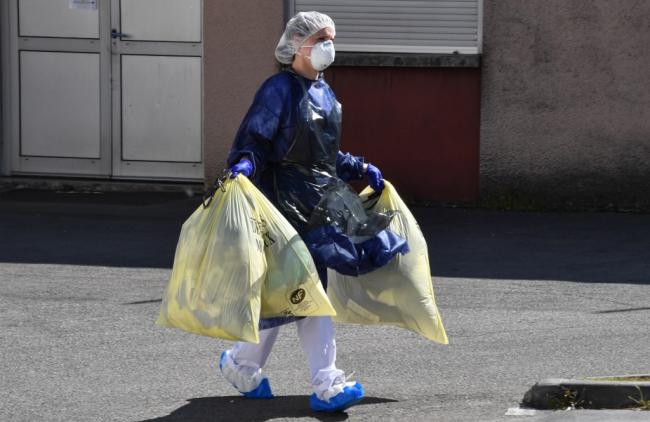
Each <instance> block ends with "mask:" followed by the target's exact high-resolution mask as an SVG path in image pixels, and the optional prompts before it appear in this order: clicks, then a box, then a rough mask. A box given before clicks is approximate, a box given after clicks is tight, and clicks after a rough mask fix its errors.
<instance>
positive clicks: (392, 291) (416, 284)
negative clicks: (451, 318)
mask: <svg viewBox="0 0 650 422" xmlns="http://www.w3.org/2000/svg"><path fill="white" fill-rule="evenodd" d="M373 192H374V191H373V190H372V189H371V188H370V187H367V188H366V189H365V190H364V191H363V192H361V198H362V200H363V201H364V202H371V201H368V199H369V197H370V195H371V194H372V193H373ZM371 209H372V210H373V211H377V212H387V211H391V210H394V211H397V213H396V215H395V217H394V218H393V220H392V221H391V223H390V227H389V228H390V229H391V230H392V231H393V232H395V233H396V234H398V235H400V236H402V237H404V238H406V240H407V241H408V244H409V247H410V252H408V253H407V254H405V255H401V254H398V255H397V256H395V258H393V259H392V260H391V261H390V262H389V263H388V264H386V265H385V266H383V267H381V268H378V269H376V270H374V271H372V272H370V273H368V274H365V275H361V276H359V277H350V276H345V275H342V274H339V273H337V272H335V271H333V270H331V269H330V270H328V273H329V276H328V279H329V281H328V287H327V294H328V295H329V297H330V300H331V301H332V304H333V305H334V309H335V310H336V313H337V316H336V317H335V318H334V320H335V321H337V322H345V323H354V324H382V325H394V326H398V327H402V328H406V329H409V330H412V331H414V332H416V333H418V334H420V335H422V336H424V337H425V338H427V339H429V340H433V341H435V342H438V343H442V344H448V343H449V341H448V339H447V334H446V333H445V329H444V327H443V325H442V319H441V318H440V314H439V312H438V308H437V306H436V302H435V296H434V294H433V287H432V285H431V273H430V270H429V254H428V251H427V244H426V240H425V239H424V235H423V234H422V232H421V231H420V228H419V226H418V224H417V222H416V221H415V218H414V217H413V214H411V211H410V210H409V209H408V208H407V207H406V204H404V202H403V201H402V199H401V198H400V197H399V195H398V194H397V191H396V190H395V188H394V187H393V185H392V184H391V183H389V182H388V181H385V187H384V190H383V191H382V193H381V196H380V197H379V199H378V200H377V202H376V203H375V204H374V205H372V206H371Z"/></svg>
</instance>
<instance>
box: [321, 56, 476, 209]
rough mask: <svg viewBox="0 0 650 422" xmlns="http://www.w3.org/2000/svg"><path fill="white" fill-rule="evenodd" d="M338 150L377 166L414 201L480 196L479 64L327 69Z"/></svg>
mask: <svg viewBox="0 0 650 422" xmlns="http://www.w3.org/2000/svg"><path fill="white" fill-rule="evenodd" d="M325 78H326V80H327V81H328V83H329V84H330V85H331V86H332V88H333V90H334V92H335V93H336V96H337V98H338V100H339V102H341V103H342V104H343V133H342V139H341V150H342V151H345V152H350V153H352V154H355V155H362V156H364V157H365V159H366V161H368V162H371V163H373V164H375V165H377V167H379V168H380V169H381V171H382V173H383V175H384V177H385V178H386V179H387V180H390V181H391V182H392V183H393V184H394V185H395V186H396V187H397V189H398V191H399V192H400V194H401V195H402V196H404V197H406V198H411V199H415V200H418V201H471V200H475V199H478V195H479V133H480V69H478V68H396V67H343V66H341V67H332V68H330V69H328V70H327V71H326V75H325Z"/></svg>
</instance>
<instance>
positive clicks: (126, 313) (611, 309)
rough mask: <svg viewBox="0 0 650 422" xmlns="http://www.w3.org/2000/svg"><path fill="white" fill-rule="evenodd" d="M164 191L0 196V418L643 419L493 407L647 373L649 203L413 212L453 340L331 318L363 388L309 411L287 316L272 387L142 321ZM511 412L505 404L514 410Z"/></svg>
mask: <svg viewBox="0 0 650 422" xmlns="http://www.w3.org/2000/svg"><path fill="white" fill-rule="evenodd" d="M198 202H199V199H197V198H194V197H192V198H188V197H186V196H184V195H183V194H171V193H157V194H146V193H104V194H101V193H97V194H92V193H85V194H79V193H77V194H69V193H56V192H47V191H14V192H6V193H4V194H2V195H0V239H2V242H0V353H1V355H2V359H1V360H0V362H1V363H0V394H1V395H2V399H1V400H0V420H1V421H41V420H44V421H145V420H153V421H230V420H233V421H269V420H291V421H297V420H323V421H329V420H332V421H337V420H348V419H349V420H382V421H384V420H395V421H402V420H404V421H412V420H425V421H512V422H518V421H531V422H533V421H534V422H538V421H592V422H595V421H617V420H621V421H627V420H629V421H637V420H638V421H641V420H650V412H640V411H602V410H595V411H594V410H589V411H587V410H571V411H543V412H542V411H538V412H535V414H533V415H531V416H506V413H507V412H508V409H510V408H516V407H517V405H518V403H519V402H520V401H521V399H522V397H523V395H524V393H525V392H526V391H527V390H528V389H529V388H530V386H532V385H533V384H534V383H535V382H536V381H539V380H541V379H545V378H577V377H583V376H601V375H621V374H641V373H650V359H649V357H650V353H649V352H648V350H650V332H649V330H648V320H649V317H650V247H649V246H650V215H642V214H615V213H595V214H589V213H525V212H501V211H491V210H479V209H463V208H415V209H413V211H414V213H415V215H416V217H417V219H418V221H419V223H420V226H421V228H422V230H423V232H424V233H425V236H426V237H427V241H428V244H429V253H430V261H431V267H432V268H431V270H432V275H433V278H432V281H433V286H434V289H435V292H436V299H437V303H438V306H439V308H440V311H441V314H442V317H443V321H444V323H445V327H446V329H447V333H448V335H449V339H450V344H449V345H448V346H441V345H438V344H435V343H432V342H430V341H427V340H425V339H423V338H420V337H418V336H417V335H416V334H414V333H411V332H409V331H405V330H401V329H397V328H391V327H366V326H355V325H337V326H336V329H337V346H338V366H339V367H340V368H341V369H344V370H345V371H347V372H351V371H355V377H354V378H356V379H357V380H359V381H360V382H361V383H363V385H364V388H365V389H366V393H367V396H368V397H367V398H366V399H365V400H364V401H363V402H361V404H360V405H358V406H355V407H353V408H351V409H349V410H348V411H347V412H346V413H340V414H335V415H320V414H314V413H312V412H311V411H310V410H309V406H308V396H309V394H310V393H311V392H310V386H309V380H308V378H309V375H308V369H307V366H306V358H305V357H304V356H303V354H302V351H301V349H300V347H299V343H298V340H297V337H296V332H295V328H294V327H293V326H291V325H289V326H285V327H284V328H283V329H282V331H281V334H280V337H279V339H278V341H277V343H276V345H275V348H274V350H273V352H272V354H271V356H270V359H269V362H268V365H267V368H266V371H267V373H268V375H269V377H270V380H271V386H272V388H273V391H274V393H275V394H276V396H277V397H276V398H275V399H273V400H270V401H251V400H245V399H243V398H241V397H239V396H238V395H237V394H236V392H235V391H234V390H233V389H232V387H230V386H229V385H228V384H227V382H226V381H225V380H224V379H223V378H222V377H221V376H220V375H219V374H218V370H217V363H218V362H217V358H218V354H219V353H220V352H221V350H223V349H224V348H226V347H228V346H229V344H230V343H229V342H227V341H222V340H216V339H210V338H205V337H199V336H194V335H191V334H187V333H184V332H181V331H178V330H171V329H164V328H160V327H157V326H155V325H154V320H155V319H156V317H157V312H158V308H159V306H160V297H161V293H162V290H163V288H164V286H165V284H166V282H167V279H168V277H169V275H170V270H171V263H172V259H173V254H174V248H175V245H176V240H177V236H178V233H179V229H180V226H181V224H182V222H183V220H184V219H185V218H186V217H187V216H188V215H189V213H190V212H191V211H192V210H193V209H194V208H195V207H196V206H197V205H198ZM508 413H515V414H516V413H517V411H515V410H511V411H510V412H508Z"/></svg>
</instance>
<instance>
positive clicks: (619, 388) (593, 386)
mask: <svg viewBox="0 0 650 422" xmlns="http://www.w3.org/2000/svg"><path fill="white" fill-rule="evenodd" d="M622 377H648V381H599V380H598V379H597V378H593V379H590V380H579V379H559V378H558V379H556V378H550V379H546V380H543V381H540V382H538V383H537V384H535V385H534V386H532V387H531V389H530V390H528V391H527V392H526V394H525V395H524V399H523V401H522V405H524V406H526V407H532V408H535V409H558V408H563V407H573V406H575V407H576V408H583V409H622V408H631V407H638V406H639V404H638V403H636V402H634V401H633V400H632V399H631V398H630V397H633V398H635V399H637V400H638V399H639V398H640V396H639V390H638V389H637V387H638V388H640V389H641V392H642V393H643V396H644V397H645V399H646V400H648V399H650V375H625V376H622ZM622 377H621V378H622ZM603 378H619V377H603Z"/></svg>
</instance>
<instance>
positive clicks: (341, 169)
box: [219, 12, 408, 411]
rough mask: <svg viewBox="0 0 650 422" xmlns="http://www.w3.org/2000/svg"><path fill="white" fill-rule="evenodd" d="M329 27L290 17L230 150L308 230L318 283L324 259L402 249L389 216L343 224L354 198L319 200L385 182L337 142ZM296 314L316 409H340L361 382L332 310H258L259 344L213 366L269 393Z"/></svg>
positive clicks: (346, 266)
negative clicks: (362, 182)
mask: <svg viewBox="0 0 650 422" xmlns="http://www.w3.org/2000/svg"><path fill="white" fill-rule="evenodd" d="M335 35H336V32H335V26H334V22H333V21H332V19H331V18H330V17H329V16H327V15H324V14H322V13H318V12H301V13H298V14H297V15H295V16H294V17H293V18H291V19H290V20H289V22H288V23H287V25H286V28H285V31H284V33H283V35H282V38H281V39H280V41H279V43H278V45H277V48H276V51H275V57H276V58H277V60H278V61H279V62H280V63H282V64H285V65H288V66H287V68H286V69H285V70H283V71H281V72H279V73H277V74H276V75H274V76H272V77H270V78H269V79H267V80H266V81H265V82H264V83H263V84H262V86H261V87H260V88H259V90H258V92H257V93H256V95H255V98H254V101H253V104H252V105H251V107H250V109H249V110H248V113H247V114H246V116H245V118H244V120H243V122H242V124H241V126H240V128H239V131H238V133H237V135H236V138H235V141H234V143H233V146H232V149H231V151H230V154H229V157H228V166H229V167H230V170H231V176H232V177H235V176H237V175H238V174H240V173H241V174H243V175H245V176H247V177H249V178H250V179H251V180H252V181H253V182H254V183H255V184H256V186H257V187H258V188H260V190H261V191H262V192H263V193H264V194H265V195H266V196H267V197H268V198H269V199H270V200H271V202H272V203H273V204H274V205H275V206H276V207H277V208H278V209H279V210H280V212H281V213H282V214H283V215H284V216H285V217H286V218H287V219H288V221H289V222H290V223H291V224H292V225H293V227H295V228H296V230H297V232H298V233H299V234H300V236H301V237H302V238H303V240H305V243H306V244H307V246H308V248H309V249H310V252H311V254H312V257H313V258H314V263H315V264H316V268H317V270H318V273H319V276H320V279H321V282H322V283H323V285H324V287H327V268H328V267H329V268H334V269H336V270H337V271H342V272H345V271H347V272H348V273H351V274H352V275H358V274H361V273H364V272H368V271H371V270H372V269H373V268H376V267H379V266H381V265H383V264H385V263H387V262H388V261H389V260H390V259H392V257H393V256H394V255H395V254H396V253H405V252H406V251H407V250H408V249H407V248H408V247H407V245H406V242H405V241H404V240H403V239H401V238H399V237H398V236H396V235H394V234H392V233H391V232H389V231H388V230H387V229H386V227H387V225H388V221H389V220H388V219H385V221H384V223H383V224H379V225H377V224H374V226H373V224H368V219H367V216H361V217H362V218H361V220H359V218H356V220H355V222H356V223H358V224H351V223H350V224H347V223H348V222H350V221H352V220H354V218H352V217H353V216H351V214H354V213H350V212H348V211H349V209H352V208H354V206H352V207H348V208H346V207H343V208H342V209H343V211H341V210H340V209H337V210H336V212H334V214H336V215H328V209H327V206H322V204H323V203H328V204H331V203H332V198H334V199H335V200H334V202H336V200H338V198H341V197H346V195H348V196H347V197H349V193H350V188H349V187H348V186H347V184H346V183H344V182H347V181H350V180H354V179H363V178H366V177H367V179H368V182H369V185H370V187H372V188H373V189H374V190H375V191H376V192H380V191H381V190H382V189H383V184H384V182H383V179H382V175H381V172H380V171H379V169H378V168H377V167H375V166H373V165H372V164H369V163H365V162H364V160H363V158H361V157H355V156H353V155H350V154H345V153H342V152H341V151H340V150H339V139H340V132H341V105H340V104H339V102H338V101H337V100H336V97H335V95H334V92H333V91H332V89H331V88H330V87H329V85H328V84H327V83H326V82H325V80H324V79H323V74H322V73H321V72H322V71H323V70H324V69H325V68H327V67H328V66H329V65H330V64H331V63H332V62H333V61H334V55H335V52H334V44H333V40H334V37H335ZM354 196H355V197H356V198H358V196H356V195H354ZM327 201H329V202H327ZM319 204H321V205H319ZM359 208H361V207H359ZM316 209H318V210H320V212H319V213H316V212H315V210H316ZM346 213H347V214H346ZM348 214H350V215H348ZM317 217H318V218H317ZM357 217H358V216H357ZM376 220H377V219H374V220H373V221H376ZM335 223H336V224H335ZM369 227H370V228H369ZM373 227H374V229H373ZM345 248H348V249H347V252H346V253H341V251H342V250H346V249H345ZM293 321H295V322H296V324H297V330H298V336H299V338H300V343H301V346H302V348H303V350H304V352H305V353H306V355H307V356H308V360H309V366H310V369H311V382H312V386H313V390H314V393H313V394H312V395H311V397H310V405H311V407H312V409H313V410H315V411H338V410H342V409H345V408H347V407H349V406H351V405H353V404H355V403H356V402H358V401H359V400H361V398H362V397H363V396H364V390H363V388H362V386H361V385H360V384H359V383H355V382H347V380H346V377H345V374H344V373H343V371H341V370H339V369H338V368H337V367H336V364H335V361H336V342H335V339H334V328H333V325H332V320H331V318H330V317H307V318H296V317H281V318H270V319H263V320H261V321H260V342H259V344H251V343H244V342H239V343H236V344H235V345H234V347H233V348H232V349H230V350H226V351H225V352H223V353H222V355H221V360H220V365H219V367H220V369H221V371H222V373H223V374H224V376H225V377H226V379H228V381H230V382H231V383H232V384H233V386H234V387H235V388H237V389H238V390H239V391H240V392H241V393H242V394H244V396H246V397H250V398H272V397H273V395H272V393H271V387H270V384H269V380H268V378H267V377H266V376H265V375H264V374H263V373H262V368H263V367H264V364H265V363H266V360H267V357H268V355H269V353H270V351H271V348H272V346H273V343H274V342H275V340H276V337H277V335H278V331H279V326H280V325H282V324H285V323H287V322H293Z"/></svg>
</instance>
